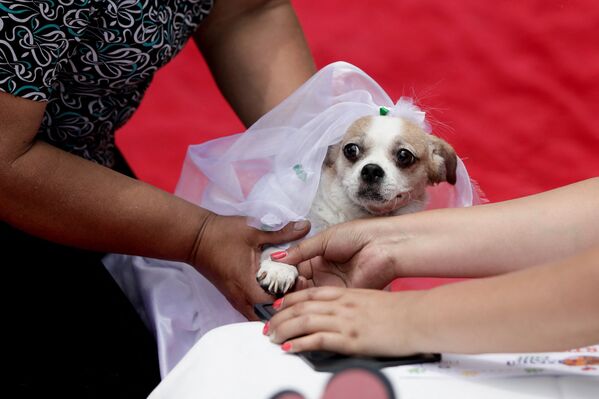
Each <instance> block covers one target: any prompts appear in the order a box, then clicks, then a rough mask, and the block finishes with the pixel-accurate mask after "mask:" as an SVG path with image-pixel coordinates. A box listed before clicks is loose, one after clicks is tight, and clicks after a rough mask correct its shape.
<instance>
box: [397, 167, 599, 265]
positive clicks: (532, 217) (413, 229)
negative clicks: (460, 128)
mask: <svg viewBox="0 0 599 399" xmlns="http://www.w3.org/2000/svg"><path fill="white" fill-rule="evenodd" d="M391 223H392V224H393V226H394V227H393V228H395V229H396V231H398V233H396V234H395V236H396V237H399V238H400V239H398V240H396V242H392V241H390V243H389V247H390V248H392V249H390V250H391V251H393V259H395V260H396V269H397V270H396V274H397V276H399V277H401V276H404V277H405V276H454V277H480V276H489V275H496V274H501V273H505V272H509V271H512V270H518V269H521V268H525V267H528V266H532V265H538V264H541V263H545V262H550V261H554V260H557V259H561V258H564V257H567V256H570V255H572V254H575V253H577V252H579V251H583V250H585V249H588V248H591V247H592V246H593V245H594V244H596V243H599V179H598V178H594V179H589V180H586V181H582V182H579V183H575V184H572V185H569V186H565V187H562V188H559V189H556V190H552V191H547V192H544V193H541V194H537V195H533V196H529V197H525V198H521V199H516V200H512V201H506V202H502V203H496V204H488V205H481V206H476V207H472V208H463V209H442V210H435V211H430V212H420V213H416V214H411V215H406V216H400V217H397V218H395V219H393V220H392V221H391ZM388 236H389V237H392V235H390V234H388Z"/></svg>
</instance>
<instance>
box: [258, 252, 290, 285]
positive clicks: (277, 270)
mask: <svg viewBox="0 0 599 399" xmlns="http://www.w3.org/2000/svg"><path fill="white" fill-rule="evenodd" d="M281 250H285V248H280V247H268V248H266V249H264V250H263V251H262V256H261V257H260V259H261V260H260V270H258V273H257V274H256V280H258V283H259V284H260V286H261V287H262V288H264V290H265V291H266V292H268V293H269V294H272V295H275V296H281V295H283V294H284V293H286V292H287V291H288V290H289V289H290V288H291V287H293V284H295V279H296V278H297V276H298V271H297V268H296V267H295V266H293V265H288V264H286V263H281V262H277V261H274V260H271V258H270V255H271V254H273V253H275V252H278V251H281Z"/></svg>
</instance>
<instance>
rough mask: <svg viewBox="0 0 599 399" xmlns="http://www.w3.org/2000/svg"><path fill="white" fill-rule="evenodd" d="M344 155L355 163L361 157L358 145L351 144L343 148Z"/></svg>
mask: <svg viewBox="0 0 599 399" xmlns="http://www.w3.org/2000/svg"><path fill="white" fill-rule="evenodd" d="M343 154H344V155H345V157H346V158H347V159H349V160H350V161H355V160H356V159H358V155H360V147H358V145H357V144H354V143H350V144H347V145H346V146H345V147H343Z"/></svg>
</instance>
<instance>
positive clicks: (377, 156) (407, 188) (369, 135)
mask: <svg viewBox="0 0 599 399" xmlns="http://www.w3.org/2000/svg"><path fill="white" fill-rule="evenodd" d="M456 165H457V157H456V154H455V151H454V150H453V148H452V147H451V146H450V145H449V144H447V143H446V142H445V141H443V140H441V139H440V138H438V137H436V136H433V135H431V134H428V133H426V132H424V131H423V130H422V129H420V128H419V127H417V126H416V125H414V124H413V123H410V122H408V121H406V120H404V119H401V118H397V117H392V116H366V117H362V118H360V119H358V120H357V121H355V122H354V123H353V124H352V125H351V126H350V127H349V128H348V130H347V132H346V134H345V135H344V137H343V139H342V140H341V142H340V143H338V144H336V145H334V146H332V147H331V148H329V152H328V154H327V158H326V161H325V172H327V169H328V172H329V173H334V174H336V175H337V179H336V180H337V181H339V182H340V184H341V186H342V188H343V190H344V192H345V194H346V195H347V197H348V198H349V199H350V200H351V201H352V202H353V203H355V204H356V205H358V206H360V207H362V208H363V209H365V210H366V211H368V212H369V213H371V214H373V215H385V214H389V213H392V212H395V211H397V210H398V209H400V208H402V207H405V206H407V205H409V204H413V203H414V201H423V199H424V195H425V190H426V187H427V186H428V185H432V184H436V183H440V182H444V181H446V182H448V183H450V184H455V182H456ZM422 205H423V206H424V204H422Z"/></svg>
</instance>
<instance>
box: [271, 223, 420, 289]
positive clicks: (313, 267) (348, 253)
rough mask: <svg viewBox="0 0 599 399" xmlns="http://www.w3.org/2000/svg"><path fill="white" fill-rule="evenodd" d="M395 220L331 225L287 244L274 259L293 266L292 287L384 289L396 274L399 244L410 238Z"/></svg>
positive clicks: (399, 251) (399, 250)
mask: <svg viewBox="0 0 599 399" xmlns="http://www.w3.org/2000/svg"><path fill="white" fill-rule="evenodd" d="M395 219H397V218H396V217H390V218H385V219H379V218H377V219H365V220H364V219H363V220H356V221H352V222H348V223H343V224H338V225H335V226H333V227H331V228H329V229H327V230H325V231H323V232H321V233H319V234H318V235H316V236H314V237H311V238H309V239H306V240H303V241H301V242H300V243H299V244H298V245H297V246H294V247H291V248H290V249H289V250H288V251H287V254H286V255H285V257H283V258H278V259H277V261H278V262H284V263H288V264H292V265H297V267H298V270H299V274H300V276H299V277H298V280H297V282H296V285H295V289H296V290H301V289H304V288H309V287H314V286H340V287H354V288H384V287H385V286H386V285H387V284H389V283H390V282H391V281H392V280H393V279H394V278H396V277H398V276H399V274H398V273H399V272H398V264H397V262H398V259H400V258H401V257H400V256H399V255H398V253H401V245H400V244H401V243H402V242H405V241H407V240H409V238H410V237H409V236H408V235H406V234H403V233H402V230H401V229H400V228H398V224H397V223H396V220H395Z"/></svg>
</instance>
